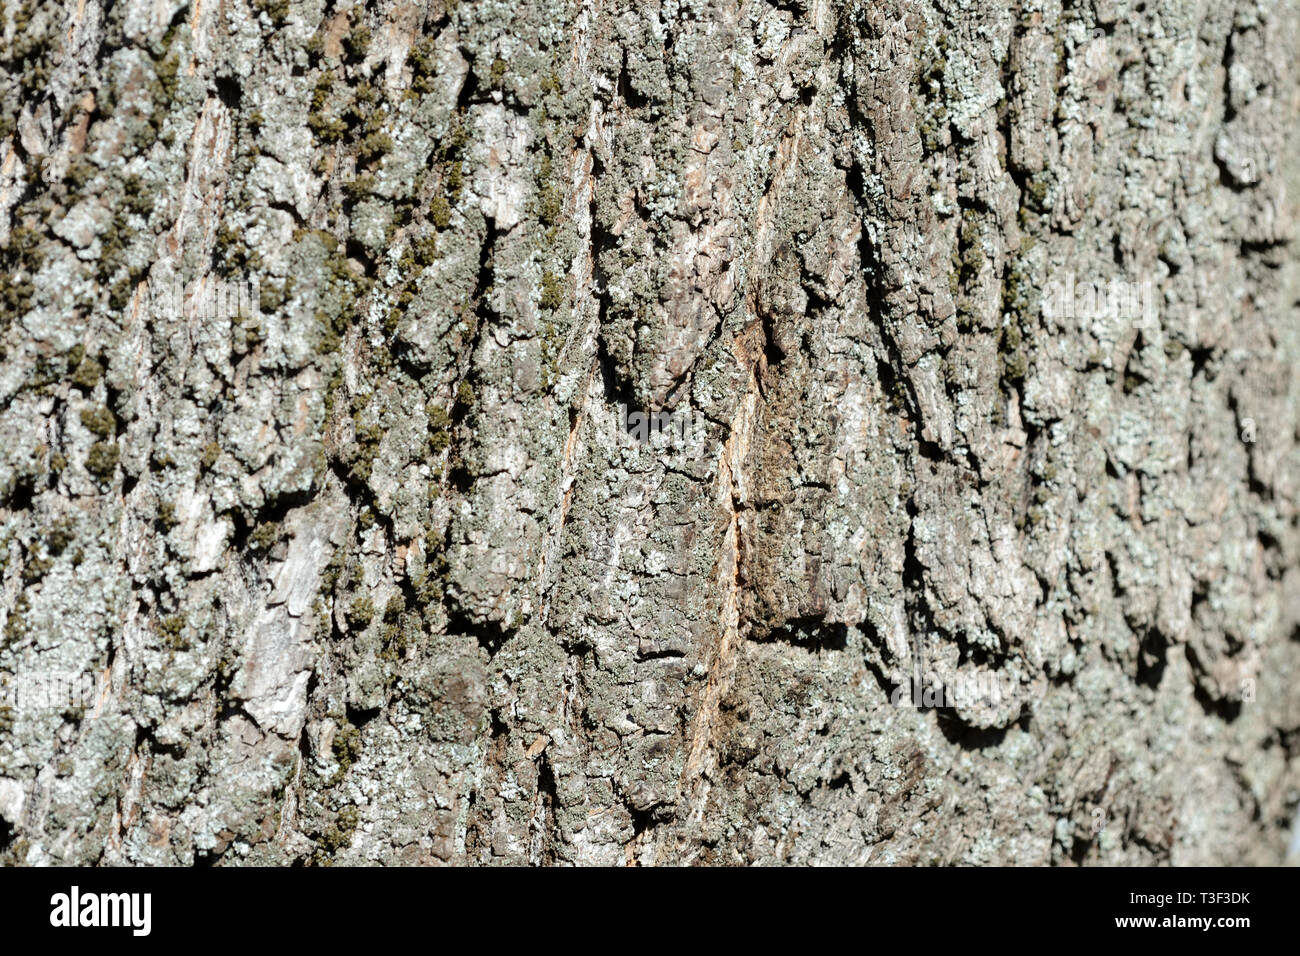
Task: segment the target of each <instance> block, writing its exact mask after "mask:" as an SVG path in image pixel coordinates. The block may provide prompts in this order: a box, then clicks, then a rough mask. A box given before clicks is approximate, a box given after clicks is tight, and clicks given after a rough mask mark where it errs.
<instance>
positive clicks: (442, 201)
mask: <svg viewBox="0 0 1300 956" xmlns="http://www.w3.org/2000/svg"><path fill="white" fill-rule="evenodd" d="M429 221H430V222H431V223H433V224H434V225H435V226H437V227H438V228H439V229H446V228H447V226H449V225H450V224H451V203H449V202H447V197H446V196H434V197H433V198H432V199H430V200H429Z"/></svg>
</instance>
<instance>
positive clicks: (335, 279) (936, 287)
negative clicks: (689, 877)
mask: <svg viewBox="0 0 1300 956" xmlns="http://www.w3.org/2000/svg"><path fill="white" fill-rule="evenodd" d="M3 29H4V33H3V40H4V43H3V58H2V59H0V93H2V94H3V112H2V114H0V137H3V139H0V255H2V256H3V258H4V262H3V275H2V276H0V281H3V289H2V290H0V291H2V292H3V297H2V299H0V309H2V310H3V318H4V327H3V339H2V342H3V350H4V351H3V361H2V362H0V443H2V444H3V448H4V452H3V454H2V455H0V495H2V496H3V497H2V499H0V548H2V550H3V554H4V558H3V560H4V564H3V591H2V595H3V597H2V598H0V628H2V633H3V637H2V638H0V675H2V676H0V679H3V680H4V682H5V685H6V686H7V687H8V688H9V690H8V692H7V694H8V696H7V702H6V703H4V704H0V820H3V823H0V854H3V855H2V856H0V859H3V860H4V861H5V862H8V863H31V864H40V863H78V864H80V863H95V862H100V863H111V864H120V863H140V864H154V863H190V862H209V863H210V862H218V863H222V864H235V863H274V864H287V863H295V862H304V863H329V862H340V863H365V862H385V863H432V862H437V861H448V862H456V863H485V862H493V861H501V862H516V863H524V862H530V863H561V862H564V863H569V862H572V863H623V862H640V863H680V862H695V863H745V862H762V863H773V862H793V863H808V862H839V863H863V862H872V863H1034V864H1037V863H1066V864H1068V863H1072V862H1085V863H1098V862H1102V863H1112V864H1153V863H1174V864H1194V863H1268V862H1278V861H1280V860H1282V859H1283V857H1284V855H1285V852H1286V843H1287V839H1288V834H1289V827H1290V817H1291V815H1292V814H1293V813H1294V812H1295V809H1296V805H1297V802H1298V801H1300V753H1298V752H1297V747H1298V746H1300V738H1298V737H1297V729H1300V693H1297V692H1296V690H1295V688H1296V686H1297V681H1298V680H1300V641H1297V639H1296V637H1297V633H1298V632H1297V627H1298V625H1300V596H1298V594H1297V581H1298V578H1297V574H1298V571H1297V553H1298V550H1297V549H1298V548H1300V535H1298V533H1297V511H1296V505H1297V487H1296V481H1295V475H1296V465H1297V456H1298V446H1297V436H1298V435H1300V383H1297V380H1296V376H1295V373H1294V371H1293V369H1294V367H1295V365H1296V362H1297V359H1300V323H1298V322H1297V319H1300V268H1298V261H1300V260H1298V259H1297V255H1296V245H1295V229H1296V227H1295V215H1296V197H1297V196H1300V160H1297V156H1298V155H1300V151H1298V147H1300V123H1298V119H1300V71H1298V70H1297V65H1296V59H1297V57H1296V54H1297V52H1298V51H1300V9H1298V7H1297V4H1296V3H1295V2H1294V0H1280V2H1269V0H1237V2H1227V3H1224V2H1209V0H1189V2H1185V3H1167V4H1166V3H1143V2H1137V0H1083V2H1079V3H1068V4H1063V3H1062V2H1061V0H1022V2H1018V3H1016V4H1010V5H1008V4H1003V3H998V2H995V0H915V2H914V0H884V2H863V0H859V2H840V0H835V2H831V0H785V2H766V0H745V2H740V3H735V2H730V0H699V2H691V0H687V2H681V3H655V2H644V0H636V2H632V0H609V2H604V3H591V2H568V0H514V2H509V3H504V2H496V0H492V2H471V0H460V2H451V3H445V2H438V0H434V2H431V3H428V4H412V3H407V2H396V0H380V2H375V3H371V4H369V5H366V6H362V5H360V4H358V5H356V6H352V7H348V6H346V5H343V4H326V3H323V2H319V0H253V2H252V4H251V5H250V4H249V3H248V2H246V0H232V2H227V3H199V2H197V0H193V2H191V3H189V4H186V3H180V2H175V0H161V2H158V3H148V4H146V3H141V2H131V3H125V4H123V3H118V4H111V5H106V4H104V3H103V2H102V0H84V2H83V0H75V2H73V0H68V2H63V3H59V2H54V0H26V2H21V3H19V2H15V0H10V2H8V3H6V5H5V8H4V13H3ZM177 283H187V284H188V285H186V286H185V288H186V289H188V290H189V291H191V292H193V291H194V290H195V288H198V289H199V291H200V293H202V292H203V291H204V290H212V289H217V290H220V291H221V292H222V293H223V295H222V296H220V297H218V300H217V301H215V302H209V303H208V304H207V305H206V306H204V307H201V308H196V307H194V306H195V304H196V303H197V302H199V300H200V299H203V298H204V296H203V295H202V294H199V295H195V296H192V297H191V298H190V299H189V300H188V304H187V302H186V301H185V300H183V298H182V300H181V301H173V300H172V298H170V297H169V295H168V294H167V293H168V292H169V291H170V290H172V289H174V288H176V285H177ZM1097 285H1100V286H1102V287H1103V288H1104V289H1105V290H1106V291H1107V292H1108V293H1109V292H1110V291H1111V290H1112V289H1115V290H1119V291H1124V290H1129V291H1132V293H1133V298H1134V299H1135V301H1136V303H1137V305H1136V306H1130V305H1128V304H1126V303H1124V302H1121V301H1120V299H1117V300H1116V303H1117V304H1118V305H1120V306H1121V307H1120V308H1119V310H1118V311H1119V313H1120V314H1104V311H1103V310H1102V309H1101V308H1100V307H1097V306H1096V303H1093V302H1090V301H1089V299H1088V293H1089V292H1090V291H1091V290H1092V289H1093V288H1094V287H1095V286H1097ZM249 288H252V289H253V290H254V292H253V301H252V302H251V304H250V303H249V302H248V301H241V298H240V294H234V295H225V293H229V292H232V291H234V292H238V290H247V289H249ZM1061 289H1066V290H1068V293H1069V294H1068V295H1067V296H1066V297H1064V298H1062V297H1058V296H1055V295H1054V293H1055V292H1056V291H1057V290H1061ZM1143 295H1147V296H1149V298H1148V300H1147V303H1146V305H1147V311H1146V314H1145V315H1143V314H1142V308H1141V306H1142V305H1143V299H1142V297H1143ZM245 298H247V295H246V294H245ZM1121 298H1123V297H1121ZM1071 299H1072V301H1071ZM647 411H648V412H650V413H659V412H661V411H667V412H670V413H671V415H672V416H673V417H672V419H671V421H672V422H673V423H680V424H683V425H685V426H686V427H685V429H684V434H682V433H677V432H674V431H671V430H670V431H668V432H667V433H665V434H661V435H657V436H655V437H653V438H652V440H651V441H649V442H647V443H640V442H638V441H637V440H636V437H635V436H633V435H629V434H627V430H626V428H625V427H624V426H623V423H622V417H623V415H624V414H625V413H628V412H631V413H634V414H635V413H637V412H647ZM918 673H919V674H922V675H923V680H924V682H925V685H926V686H927V687H928V688H930V689H931V691H932V692H933V691H935V690H936V689H939V688H948V689H949V690H950V695H949V698H948V699H946V700H942V701H940V703H943V704H945V705H951V706H943V707H938V708H915V707H905V706H896V705H895V704H894V703H892V702H891V698H893V697H895V696H896V690H897V689H898V688H903V689H904V690H906V689H908V688H909V685H910V681H911V679H912V677H913V675H914V674H918ZM50 675H85V676H87V678H88V679H91V680H94V681H97V682H98V687H97V690H96V693H95V694H94V695H93V697H92V699H87V700H85V701H83V702H82V704H83V705H82V706H78V705H77V704H76V703H75V702H66V701H65V702H63V703H60V702H59V701H57V700H56V701H49V700H45V701H41V700H37V699H36V698H37V696H38V695H36V694H35V693H34V692H33V688H35V687H37V686H39V685H40V681H41V680H42V679H47V684H48V678H49V677H50ZM972 688H974V689H975V690H978V691H982V692H983V693H978V694H974V695H972V693H970V691H971V689H972ZM54 696H57V695H54Z"/></svg>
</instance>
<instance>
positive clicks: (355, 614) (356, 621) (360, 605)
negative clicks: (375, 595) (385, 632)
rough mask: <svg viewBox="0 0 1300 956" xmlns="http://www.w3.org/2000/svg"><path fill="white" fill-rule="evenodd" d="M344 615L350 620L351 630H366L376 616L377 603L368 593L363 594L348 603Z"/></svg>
mask: <svg viewBox="0 0 1300 956" xmlns="http://www.w3.org/2000/svg"><path fill="white" fill-rule="evenodd" d="M344 617H345V618H346V619H347V622H348V629H349V630H351V631H363V630H365V629H366V628H367V627H368V626H369V625H370V622H371V621H372V620H374V617H375V604H374V602H373V601H372V600H370V597H369V596H368V595H364V594H363V595H362V596H361V597H359V598H357V599H356V600H355V601H353V602H352V603H351V604H350V605H348V609H347V612H346V613H345V614H344Z"/></svg>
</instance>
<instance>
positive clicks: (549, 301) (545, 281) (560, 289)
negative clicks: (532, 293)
mask: <svg viewBox="0 0 1300 956" xmlns="http://www.w3.org/2000/svg"><path fill="white" fill-rule="evenodd" d="M538 304H539V305H540V306H541V307H542V308H543V309H558V308H559V307H560V306H562V305H564V282H563V280H561V279H560V277H559V276H557V275H556V274H555V273H554V272H551V271H550V270H549V269H548V270H547V271H545V272H543V273H542V294H541V296H540V298H539V299H538Z"/></svg>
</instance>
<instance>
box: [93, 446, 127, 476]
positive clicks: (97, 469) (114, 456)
mask: <svg viewBox="0 0 1300 956" xmlns="http://www.w3.org/2000/svg"><path fill="white" fill-rule="evenodd" d="M120 457H121V452H120V451H119V450H118V447H117V445H115V444H114V443H113V442H107V441H97V442H95V444H93V445H91V446H90V451H89V452H88V453H87V454H86V470H87V471H89V472H90V473H91V474H92V475H94V476H95V477H96V478H98V479H99V480H100V481H103V482H107V481H109V480H110V479H111V478H112V477H113V475H114V473H116V471H117V463H118V460H119V459H120Z"/></svg>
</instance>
